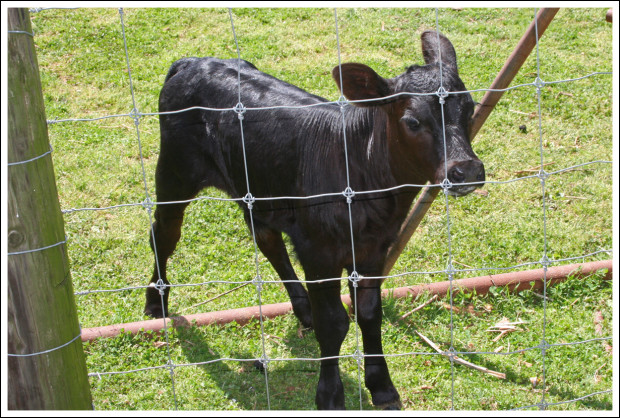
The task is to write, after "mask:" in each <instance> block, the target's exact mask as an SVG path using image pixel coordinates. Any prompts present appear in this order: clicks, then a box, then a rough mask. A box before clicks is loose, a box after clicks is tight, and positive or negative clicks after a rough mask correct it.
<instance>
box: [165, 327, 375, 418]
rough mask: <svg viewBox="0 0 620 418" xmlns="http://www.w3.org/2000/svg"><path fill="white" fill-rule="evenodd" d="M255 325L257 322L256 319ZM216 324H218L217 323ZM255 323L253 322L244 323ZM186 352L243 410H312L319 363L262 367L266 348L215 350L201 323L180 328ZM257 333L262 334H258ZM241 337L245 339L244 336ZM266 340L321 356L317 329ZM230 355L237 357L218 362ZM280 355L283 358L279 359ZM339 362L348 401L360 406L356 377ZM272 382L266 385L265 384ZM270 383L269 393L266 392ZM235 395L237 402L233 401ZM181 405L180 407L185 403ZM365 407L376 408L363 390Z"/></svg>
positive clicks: (295, 354) (292, 330)
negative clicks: (300, 334) (199, 327)
mask: <svg viewBox="0 0 620 418" xmlns="http://www.w3.org/2000/svg"><path fill="white" fill-rule="evenodd" d="M255 322H256V323H257V321H255ZM213 326H214V327H217V325H213ZM253 326H256V324H255V323H251V324H248V325H246V327H253ZM177 332H178V337H179V340H180V342H181V347H182V350H183V354H184V355H185V356H186V358H187V360H188V362H192V363H202V362H207V361H214V362H213V363H208V364H202V365H198V366H196V367H198V368H200V369H201V370H202V371H203V372H204V374H205V379H207V380H210V381H212V382H213V383H215V385H217V387H218V388H219V391H220V392H221V393H222V394H223V396H225V397H226V398H227V399H228V400H230V401H231V403H234V404H235V405H236V406H238V409H240V410H268V409H271V410H314V409H316V405H315V401H314V398H315V391H316V386H317V384H318V379H319V368H320V363H319V361H314V360H313V361H306V360H290V361H288V360H287V361H271V362H269V364H268V368H267V378H266V377H265V371H264V369H263V370H261V367H260V365H258V364H257V362H256V360H257V359H258V358H259V357H261V356H262V350H260V348H259V349H258V350H251V349H245V348H237V349H235V348H233V349H231V350H230V351H228V352H227V353H223V352H222V350H220V349H218V348H216V347H215V346H214V345H212V344H210V342H209V341H208V340H207V338H206V337H205V334H204V333H203V332H201V331H200V330H199V329H198V328H197V327H182V328H178V329H177ZM257 335H260V334H258V333H257ZM240 338H243V337H240ZM267 339H271V340H277V344H279V345H284V346H285V350H286V351H288V352H289V353H290V354H288V355H287V357H286V358H303V359H308V358H312V359H316V358H318V357H320V354H319V349H318V343H317V342H316V339H315V337H314V332H313V331H304V332H303V335H302V338H299V334H298V326H297V323H296V322H295V326H289V327H288V330H287V334H286V336H285V337H283V338H278V337H273V336H270V335H267ZM240 343H241V342H235V341H231V342H230V345H229V346H230V347H235V346H237V347H241V346H242V344H240ZM221 358H230V359H234V360H221V361H220V360H219V359H221ZM278 358H282V357H278ZM344 361H349V360H348V359H344V360H341V379H342V382H343V385H344V387H345V404H346V408H347V409H359V405H360V402H359V389H358V388H359V385H358V380H357V376H353V375H351V374H348V373H346V372H343V366H344V365H343V362H344ZM351 361H352V360H351ZM267 382H268V385H267ZM267 387H268V391H269V397H268V396H267ZM233 399H234V401H232V400H233ZM181 408H182V406H181ZM362 408H363V409H366V410H367V409H371V410H372V409H374V407H373V406H372V404H371V403H370V401H369V399H368V396H367V393H366V392H365V391H364V390H363V391H362Z"/></svg>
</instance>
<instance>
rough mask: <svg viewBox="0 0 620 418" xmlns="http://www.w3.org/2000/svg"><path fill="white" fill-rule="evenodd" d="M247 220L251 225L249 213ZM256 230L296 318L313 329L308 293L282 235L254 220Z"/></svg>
mask: <svg viewBox="0 0 620 418" xmlns="http://www.w3.org/2000/svg"><path fill="white" fill-rule="evenodd" d="M245 219H246V222H248V225H250V222H249V218H248V214H247V213H246V217H245ZM254 229H255V231H256V244H257V245H258V248H259V249H260V250H261V252H262V253H263V254H264V255H265V257H267V259H268V260H269V262H270V263H271V265H272V266H273V267H274V269H275V270H276V272H277V273H278V275H279V276H280V279H281V280H283V281H284V287H285V288H286V291H287V292H288V295H289V298H290V299H291V304H292V305H293V312H294V313H295V316H296V317H297V318H298V319H299V321H300V322H301V324H302V325H303V326H304V327H305V328H311V327H312V313H311V311H310V301H309V299H308V293H307V292H306V289H304V287H303V285H302V284H301V282H300V281H299V279H298V278H297V274H295V270H294V269H293V266H292V265H291V259H290V258H289V255H288V252H287V251H286V246H285V245H284V241H283V240H282V233H281V232H279V231H276V230H274V229H271V228H269V227H267V226H266V225H263V224H262V223H260V222H259V221H258V220H256V219H255V220H254Z"/></svg>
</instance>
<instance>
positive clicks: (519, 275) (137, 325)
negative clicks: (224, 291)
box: [82, 260, 613, 341]
mask: <svg viewBox="0 0 620 418" xmlns="http://www.w3.org/2000/svg"><path fill="white" fill-rule="evenodd" d="M600 269H607V274H606V275H605V279H607V280H610V279H611V278H612V269H613V263H612V260H605V261H593V262H590V263H584V264H570V265H566V266H559V267H552V268H549V269H548V270H547V275H546V278H547V285H553V284H555V283H559V282H561V281H564V280H566V279H567V278H568V277H569V276H574V277H578V278H582V277H585V276H588V275H590V274H592V273H594V272H596V271H598V270H600ZM544 277H545V274H544V270H543V269H537V270H528V271H520V272H514V273H503V274H494V275H488V276H480V277H472V278H468V279H460V280H453V281H452V289H453V291H459V290H460V291H473V290H475V291H476V292H477V293H478V294H486V293H487V292H488V290H489V289H490V288H491V287H493V286H502V287H503V286H508V287H509V288H510V289H511V290H512V291H514V292H520V291H521V290H526V289H532V288H534V289H540V288H541V287H542V286H543V283H544V281H543V279H544ZM449 291H450V282H449V281H446V282H438V283H430V284H422V285H417V286H406V287H399V288H393V289H384V290H383V291H382V294H383V296H384V297H385V296H392V297H397V298H403V297H410V296H411V297H415V296H417V295H420V294H423V293H425V292H428V293H430V294H437V295H440V296H445V295H447V294H448V292H449ZM342 301H343V302H344V303H346V304H347V305H349V306H350V305H351V298H350V297H349V295H343V296H342ZM291 310H292V306H291V304H290V302H284V303H275V304H270V305H262V306H261V307H260V309H259V307H258V306H252V307H248V308H239V309H229V310H225V311H217V312H207V313H199V314H193V315H184V316H175V317H172V318H166V319H165V320H164V319H151V320H147V321H138V322H130V323H125V324H115V325H108V326H103V327H96V328H84V329H82V341H93V340H96V339H97V338H110V337H115V336H117V335H118V334H120V332H121V331H123V330H124V331H125V332H128V333H131V334H138V333H139V332H143V331H156V332H160V331H162V330H163V329H164V324H165V327H166V328H169V327H175V328H176V327H187V326H192V325H194V326H201V325H211V324H226V323H229V322H232V321H236V322H237V323H239V324H240V325H244V324H247V323H248V322H249V321H251V320H252V319H257V318H259V317H260V315H261V313H262V316H263V318H274V317H276V316H280V315H284V314H286V313H288V312H290V311H291Z"/></svg>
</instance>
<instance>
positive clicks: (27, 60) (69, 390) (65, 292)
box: [3, 8, 92, 410]
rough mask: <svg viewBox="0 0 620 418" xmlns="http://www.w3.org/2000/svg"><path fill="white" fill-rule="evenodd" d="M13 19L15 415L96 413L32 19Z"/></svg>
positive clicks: (10, 331) (11, 403) (10, 327)
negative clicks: (22, 412)
mask: <svg viewBox="0 0 620 418" xmlns="http://www.w3.org/2000/svg"><path fill="white" fill-rule="evenodd" d="M7 20H8V22H7V23H8V25H7V26H8V32H9V33H8V57H7V58H8V66H7V70H8V147H7V148H8V153H7V154H8V161H9V166H8V168H7V171H8V176H7V178H8V199H7V200H8V211H7V217H8V222H7V223H8V228H7V234H8V236H7V238H8V239H7V247H8V254H7V270H8V280H7V282H6V283H7V288H8V289H7V290H8V297H7V310H8V318H7V319H8V324H7V340H8V343H7V351H8V356H9V357H8V382H7V383H8V385H7V395H8V408H9V409H41V410H50V409H63V410H74V409H92V400H91V395H90V385H89V382H88V376H87V371H86V362H85V358H84V351H83V348H82V341H81V339H80V338H79V336H80V326H79V323H78V318H77V310H76V306H75V300H74V295H73V286H72V283H71V277H70V274H69V263H68V259H67V253H66V246H65V233H64V225H63V218H62V214H61V212H60V205H59V202H58V194H57V190H56V182H55V178H54V169H53V166H52V158H51V153H50V152H49V151H50V145H49V140H48V136H47V123H46V119H45V108H44V104H43V94H42V91H41V80H40V78H39V69H38V62H37V58H36V55H35V50H34V41H33V36H32V28H31V25H30V14H29V13H28V9H15V8H9V9H7ZM3 281H4V280H3Z"/></svg>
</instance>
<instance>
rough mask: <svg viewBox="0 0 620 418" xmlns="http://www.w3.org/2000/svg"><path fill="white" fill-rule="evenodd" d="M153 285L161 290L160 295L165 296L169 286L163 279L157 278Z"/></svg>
mask: <svg viewBox="0 0 620 418" xmlns="http://www.w3.org/2000/svg"><path fill="white" fill-rule="evenodd" d="M153 287H154V288H155V289H157V290H158V291H159V295H160V296H164V294H165V291H166V287H167V286H166V283H164V281H163V280H162V279H159V280H157V283H155V284H154V285H153Z"/></svg>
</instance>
